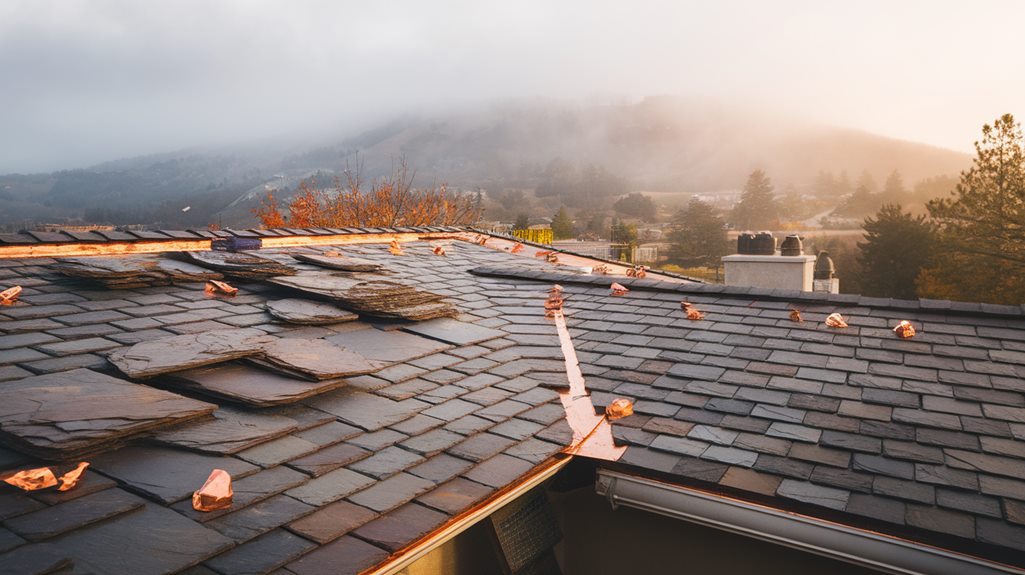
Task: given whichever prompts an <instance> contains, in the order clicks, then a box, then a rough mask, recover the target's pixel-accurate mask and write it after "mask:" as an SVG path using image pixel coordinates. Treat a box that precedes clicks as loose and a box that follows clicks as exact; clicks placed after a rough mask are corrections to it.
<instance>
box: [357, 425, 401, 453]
mask: <svg viewBox="0 0 1025 575" xmlns="http://www.w3.org/2000/svg"><path fill="white" fill-rule="evenodd" d="M407 438H408V436H407V435H406V434H404V433H399V432H398V431H395V430H394V429H379V430H377V431H371V432H370V433H364V434H362V435H357V436H356V437H353V438H352V439H350V440H349V443H351V444H353V445H358V446H360V447H362V448H363V449H369V450H370V451H380V450H382V449H384V448H385V447H389V446H392V445H395V444H396V443H398V442H400V441H402V440H404V439H407Z"/></svg>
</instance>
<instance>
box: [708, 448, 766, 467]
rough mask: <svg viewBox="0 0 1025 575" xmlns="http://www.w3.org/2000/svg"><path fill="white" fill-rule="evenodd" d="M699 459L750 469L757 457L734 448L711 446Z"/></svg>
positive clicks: (755, 454)
mask: <svg viewBox="0 0 1025 575" xmlns="http://www.w3.org/2000/svg"><path fill="white" fill-rule="evenodd" d="M701 458H702V459H711V460H712V461H719V462H721V463H729V464H731V465H739V466H742V467H751V466H753V465H754V464H755V461H757V459H758V458H759V455H758V454H757V453H755V452H753V451H747V450H745V449H738V448H736V447H724V446H721V445H712V446H711V447H709V448H708V449H706V450H705V451H704V453H702V454H701Z"/></svg>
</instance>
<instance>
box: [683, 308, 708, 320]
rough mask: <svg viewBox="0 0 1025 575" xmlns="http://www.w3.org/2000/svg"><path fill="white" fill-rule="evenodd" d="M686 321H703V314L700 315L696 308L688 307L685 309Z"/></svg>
mask: <svg viewBox="0 0 1025 575" xmlns="http://www.w3.org/2000/svg"><path fill="white" fill-rule="evenodd" d="M687 319H689V320H694V321H698V320H702V319H705V314H703V313H701V312H700V311H698V310H697V309H696V308H693V307H688V308H687Z"/></svg>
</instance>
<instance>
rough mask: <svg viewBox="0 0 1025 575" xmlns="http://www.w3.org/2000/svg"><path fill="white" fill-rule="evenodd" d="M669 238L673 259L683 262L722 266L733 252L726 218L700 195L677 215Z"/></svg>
mask: <svg viewBox="0 0 1025 575" xmlns="http://www.w3.org/2000/svg"><path fill="white" fill-rule="evenodd" d="M669 241H670V248H669V259H670V260H672V261H675V262H678V263H681V264H683V265H700V266H706V267H718V266H719V261H720V258H722V256H724V255H726V254H728V253H729V242H728V241H727V239H726V225H725V222H723V219H722V218H721V217H719V216H718V215H717V214H716V213H715V210H714V209H713V208H712V206H710V205H708V204H706V203H705V202H702V201H701V200H699V199H697V198H692V199H691V201H690V203H689V204H687V207H686V208H684V209H682V210H680V211H679V212H677V213H676V215H675V216H674V217H673V223H672V228H671V231H670V233H669Z"/></svg>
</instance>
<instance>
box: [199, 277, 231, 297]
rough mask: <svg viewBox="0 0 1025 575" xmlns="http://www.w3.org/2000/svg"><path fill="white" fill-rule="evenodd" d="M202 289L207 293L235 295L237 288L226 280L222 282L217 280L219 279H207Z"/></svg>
mask: <svg viewBox="0 0 1025 575" xmlns="http://www.w3.org/2000/svg"><path fill="white" fill-rule="evenodd" d="M203 291H205V292H206V294H207V295H219V294H220V295H228V296H235V295H236V294H238V288H237V287H234V286H232V285H231V284H229V283H227V282H222V281H219V280H208V281H207V282H206V287H205V288H204V289H203Z"/></svg>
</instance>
